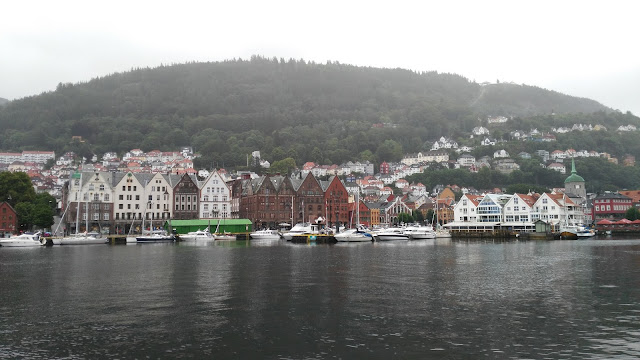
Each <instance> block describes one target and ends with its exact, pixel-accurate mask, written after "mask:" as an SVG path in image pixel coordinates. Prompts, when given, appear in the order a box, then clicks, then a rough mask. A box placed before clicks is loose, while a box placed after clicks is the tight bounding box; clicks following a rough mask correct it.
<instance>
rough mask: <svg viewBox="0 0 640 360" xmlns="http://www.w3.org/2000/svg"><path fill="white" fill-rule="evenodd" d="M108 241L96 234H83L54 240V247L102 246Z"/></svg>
mask: <svg viewBox="0 0 640 360" xmlns="http://www.w3.org/2000/svg"><path fill="white" fill-rule="evenodd" d="M107 241H108V239H107V237H106V236H103V235H102V234H100V233H97V232H89V233H88V232H84V233H81V234H75V235H71V236H65V237H63V238H59V239H54V240H53V244H54V245H86V244H104V243H106V242H107Z"/></svg>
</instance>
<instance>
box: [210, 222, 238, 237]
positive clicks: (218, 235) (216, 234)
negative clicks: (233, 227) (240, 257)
mask: <svg viewBox="0 0 640 360" xmlns="http://www.w3.org/2000/svg"><path fill="white" fill-rule="evenodd" d="M214 236H215V238H216V240H235V239H236V236H235V235H233V234H231V233H229V232H226V231H225V232H222V233H221V232H220V219H218V225H217V226H216V231H215V233H214Z"/></svg>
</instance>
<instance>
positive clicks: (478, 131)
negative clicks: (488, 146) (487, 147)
mask: <svg viewBox="0 0 640 360" xmlns="http://www.w3.org/2000/svg"><path fill="white" fill-rule="evenodd" d="M471 133H472V134H473V135H475V136H479V135H489V134H490V132H489V129H487V128H486V127H484V126H476V127H474V128H473V130H471Z"/></svg>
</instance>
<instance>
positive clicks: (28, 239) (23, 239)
mask: <svg viewBox="0 0 640 360" xmlns="http://www.w3.org/2000/svg"><path fill="white" fill-rule="evenodd" d="M45 243H46V241H45V240H44V239H41V238H40V232H36V233H35V234H32V233H24V234H21V235H15V236H12V237H10V238H6V239H0V246H3V247H28V246H43V245H44V244H45Z"/></svg>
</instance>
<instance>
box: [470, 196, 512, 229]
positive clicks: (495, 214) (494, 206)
mask: <svg viewBox="0 0 640 360" xmlns="http://www.w3.org/2000/svg"><path fill="white" fill-rule="evenodd" d="M510 198H511V196H510V195H501V194H486V195H485V196H484V197H483V198H482V200H481V201H480V202H479V203H478V208H477V214H478V222H486V223H499V222H501V221H502V213H503V207H504V206H505V204H506V203H507V202H508V201H509V199H510Z"/></svg>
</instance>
